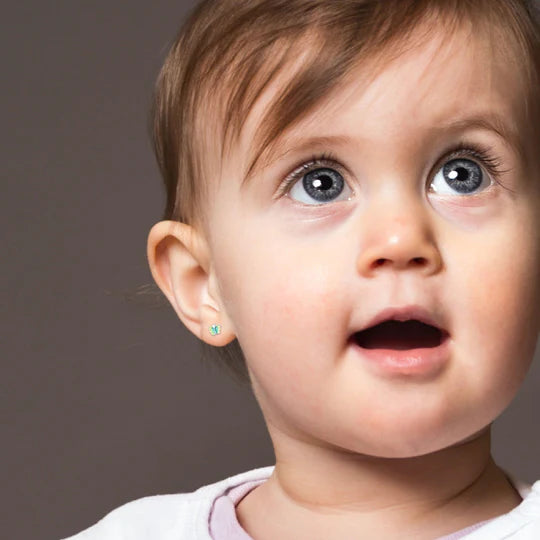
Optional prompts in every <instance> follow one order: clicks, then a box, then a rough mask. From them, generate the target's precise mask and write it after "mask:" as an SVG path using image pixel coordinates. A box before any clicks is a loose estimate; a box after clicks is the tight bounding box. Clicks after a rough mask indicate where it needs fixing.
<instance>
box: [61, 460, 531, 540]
mask: <svg viewBox="0 0 540 540" xmlns="http://www.w3.org/2000/svg"><path fill="white" fill-rule="evenodd" d="M273 470H274V466H273V465H272V466H269V467H262V468H258V469H252V470H250V471H246V472H243V473H240V474H236V475H234V476H230V477H229V478H225V479H224V480H220V481H219V482H215V483H214V484H209V485H206V486H202V487H200V488H199V489H197V490H196V491H193V492H191V493H177V494H171V495H152V496H149V497H143V498H141V499H136V500H134V501H131V502H128V503H126V504H124V505H122V506H119V507H118V508H116V509H114V510H112V511H111V512H109V513H108V514H107V515H105V517H103V518H102V519H101V520H100V521H98V522H97V523H96V524H95V525H92V526H91V527H89V528H88V529H85V530H84V531H82V532H80V533H78V534H76V535H75V536H71V537H69V538H65V539H63V540H213V539H212V536H211V535H210V529H209V520H210V513H211V511H212V506H213V504H214V501H215V500H216V499H217V498H218V497H220V496H222V495H224V494H225V493H226V492H227V491H228V490H229V489H231V488H234V487H236V486H239V485H240V484H243V483H246V482H256V481H264V480H266V479H268V478H269V477H270V475H271V474H272V471H273ZM504 472H505V474H506V475H507V477H508V478H509V480H510V481H511V482H512V484H513V485H514V487H515V488H516V489H517V491H518V492H519V494H520V495H521V497H522V499H523V501H522V502H521V504H519V505H518V506H517V507H516V508H514V509H513V510H511V511H510V512H508V513H506V514H503V515H501V516H499V517H497V518H495V519H493V520H492V521H490V522H489V523H487V524H485V525H483V526H481V527H480V528H479V529H476V530H474V531H473V532H471V533H469V534H467V535H466V536H464V537H463V538H466V539H467V540H502V539H506V538H512V539H513V540H514V539H515V540H517V539H519V540H540V480H537V481H536V482H534V484H532V485H529V484H527V483H525V482H522V481H521V480H519V479H517V478H515V477H514V476H513V475H511V474H509V473H508V472H506V471H504Z"/></svg>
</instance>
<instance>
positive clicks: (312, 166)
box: [276, 142, 512, 198]
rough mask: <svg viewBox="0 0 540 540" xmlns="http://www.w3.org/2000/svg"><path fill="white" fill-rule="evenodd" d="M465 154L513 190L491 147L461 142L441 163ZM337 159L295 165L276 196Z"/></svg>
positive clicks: (319, 157) (324, 155) (324, 157)
mask: <svg viewBox="0 0 540 540" xmlns="http://www.w3.org/2000/svg"><path fill="white" fill-rule="evenodd" d="M463 156H466V157H472V158H475V159H476V160H477V161H480V162H481V163H482V164H483V165H484V166H485V168H486V169H487V171H488V173H489V174H490V176H492V177H493V180H494V181H495V183H497V184H498V185H499V186H500V187H502V188H503V189H507V190H508V191H512V190H510V189H509V188H507V187H506V186H505V185H503V184H502V183H501V182H500V181H499V177H500V176H501V175H503V174H504V173H507V172H509V170H510V169H502V168H501V166H502V163H501V161H500V159H499V158H498V157H497V156H496V155H495V154H494V153H493V149H492V148H491V147H483V146H481V145H479V144H476V143H467V142H460V143H458V144H457V145H456V146H455V147H454V148H453V149H451V150H450V151H449V152H448V153H447V154H446V155H445V157H444V158H443V160H442V161H440V162H439V164H441V165H442V163H445V162H447V161H452V160H453V159H457V158H459V157H463ZM337 161H338V158H337V156H336V155H335V154H333V153H332V152H323V153H321V154H316V155H313V156H312V158H311V160H310V161H307V162H304V163H302V164H300V165H299V166H297V167H295V168H294V169H293V171H292V172H291V173H290V174H289V175H287V176H286V178H285V179H284V180H283V183H282V184H281V186H280V187H279V189H278V193H277V194H276V198H279V197H281V196H282V195H284V194H285V193H287V192H288V191H289V188H290V187H292V185H293V184H294V183H295V182H296V181H297V180H300V179H301V178H302V176H303V175H305V174H307V173H308V172H311V171H314V170H316V169H318V168H321V167H325V166H328V165H333V166H335V165H336V164H337ZM337 168H338V171H339V172H340V173H341V172H345V171H344V170H343V168H342V167H341V166H339V165H338V167H337Z"/></svg>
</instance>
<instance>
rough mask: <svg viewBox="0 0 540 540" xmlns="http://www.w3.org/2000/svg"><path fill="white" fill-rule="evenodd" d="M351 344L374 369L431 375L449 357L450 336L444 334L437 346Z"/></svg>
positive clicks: (394, 372) (385, 371)
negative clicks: (370, 346)
mask: <svg viewBox="0 0 540 540" xmlns="http://www.w3.org/2000/svg"><path fill="white" fill-rule="evenodd" d="M352 346H353V348H354V349H355V351H357V352H358V353H360V355H361V356H362V358H364V359H365V360H367V361H368V363H369V364H370V365H372V366H373V367H374V368H375V369H376V371H378V372H382V373H387V374H396V375H400V374H401V375H433V374H436V373H438V372H439V371H440V370H441V369H442V368H443V367H444V366H445V365H446V364H447V362H448V360H449V358H450V336H449V335H448V334H446V335H445V336H444V337H443V339H442V341H441V344H440V345H438V346H437V347H426V348H421V349H404V350H397V349H365V348H363V347H360V345H358V344H357V343H356V342H355V341H354V340H352Z"/></svg>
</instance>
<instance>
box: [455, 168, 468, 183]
mask: <svg viewBox="0 0 540 540" xmlns="http://www.w3.org/2000/svg"><path fill="white" fill-rule="evenodd" d="M455 170H456V171H457V179H458V180H460V181H463V180H467V177H468V176H469V173H468V171H467V169H465V167H457V168H456V169H455Z"/></svg>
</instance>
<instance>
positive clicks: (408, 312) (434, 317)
mask: <svg viewBox="0 0 540 540" xmlns="http://www.w3.org/2000/svg"><path fill="white" fill-rule="evenodd" d="M411 319H415V320H417V321H420V322H423V323H425V324H430V325H431V326H435V327H436V328H438V329H439V330H440V331H441V332H443V333H448V332H447V331H446V329H445V328H444V321H443V319H442V317H440V316H439V314H437V313H435V312H434V311H432V310H429V309H427V308H425V307H423V306H420V305H408V306H395V307H387V308H385V309H383V310H382V311H380V312H379V313H377V314H376V315H375V316H374V317H373V318H372V319H370V320H369V321H368V322H367V323H366V324H365V325H364V326H363V327H362V328H360V329H359V330H357V331H356V332H361V331H362V330H366V329H367V328H371V327H372V326H375V325H377V324H379V323H382V322H384V321H390V320H394V321H408V320H411ZM356 332H355V333H356Z"/></svg>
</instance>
